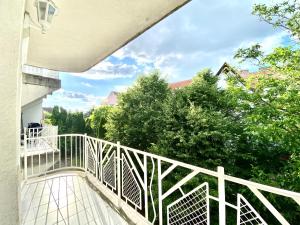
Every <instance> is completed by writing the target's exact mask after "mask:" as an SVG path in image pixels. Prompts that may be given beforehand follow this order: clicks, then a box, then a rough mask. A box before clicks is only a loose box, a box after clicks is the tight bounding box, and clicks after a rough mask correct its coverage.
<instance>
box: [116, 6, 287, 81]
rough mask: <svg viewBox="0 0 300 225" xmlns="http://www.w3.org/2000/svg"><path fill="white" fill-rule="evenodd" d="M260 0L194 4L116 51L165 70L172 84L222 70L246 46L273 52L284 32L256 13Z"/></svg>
mask: <svg viewBox="0 0 300 225" xmlns="http://www.w3.org/2000/svg"><path fill="white" fill-rule="evenodd" d="M253 3H257V0H251V1H240V0H222V1H219V0H201V1H192V2H190V3H189V4H187V5H186V6H184V7H183V8H182V9H180V10H178V11H177V12H175V13H174V14H173V15H171V16H170V17H168V18H166V19H165V20H163V21H162V22H160V23H159V24H158V25H156V26H154V27H153V28H152V29H150V30H148V31H147V32H146V33H144V34H143V35H141V36H140V37H138V38H137V39H136V40H134V41H133V42H131V43H129V44H128V45H127V46H125V47H124V48H122V49H120V50H119V51H117V52H116V53H115V54H114V56H115V57H117V58H118V59H120V60H122V59H124V58H126V57H129V58H132V59H134V60H135V61H136V63H137V65H138V67H141V68H143V69H144V71H145V70H146V71H149V70H150V69H160V70H161V71H162V73H164V74H167V77H168V78H169V80H180V79H185V78H187V77H191V76H193V75H194V74H195V73H196V72H197V71H199V70H201V69H202V68H207V67H209V68H212V69H213V70H217V69H218V68H219V67H220V66H221V65H222V64H223V62H224V61H228V62H231V63H234V61H233V56H234V53H235V51H236V50H237V48H238V47H240V46H241V44H242V43H247V44H249V43H251V42H253V43H254V42H262V45H263V49H265V50H266V51H269V50H270V49H272V48H273V47H274V46H275V45H279V44H281V42H282V38H283V36H284V33H283V32H282V31H281V30H274V29H273V27H272V26H270V25H269V24H266V23H264V22H261V21H259V19H258V18H257V17H256V16H254V15H252V14H251V10H252V5H253Z"/></svg>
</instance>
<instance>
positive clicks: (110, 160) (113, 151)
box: [21, 132, 300, 225]
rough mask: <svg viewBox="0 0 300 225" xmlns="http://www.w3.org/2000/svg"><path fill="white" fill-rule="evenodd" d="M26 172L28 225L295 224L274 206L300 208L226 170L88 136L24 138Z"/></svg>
mask: <svg viewBox="0 0 300 225" xmlns="http://www.w3.org/2000/svg"><path fill="white" fill-rule="evenodd" d="M27 134H30V133H28V132H27ZM45 143H47V144H45ZM50 148H51V149H52V150H51V151H49V149H50ZM33 149H34V150H33ZM21 165H22V179H23V182H22V192H21V199H22V203H21V221H22V222H21V224H24V225H25V224H26V225H29V224H39V225H40V224H41V225H42V224H72V225H74V224H103V225H108V224H109V225H117V224H159V225H162V224H174V225H176V224H220V225H224V224H233V223H232V221H234V223H236V224H277V223H278V224H289V222H288V221H287V219H286V218H285V215H286V214H285V213H286V212H281V211H280V210H279V209H276V208H275V207H274V205H273V204H272V203H273V202H274V201H273V200H274V199H279V201H280V200H281V199H286V198H287V199H290V201H291V202H293V204H295V205H296V206H298V207H299V204H300V194H299V193H296V192H291V191H287V190H282V189H279V188H275V187H271V186H267V185H263V184H259V183H255V182H252V181H248V180H243V179H240V178H237V177H233V176H230V175H227V174H225V172H224V168H223V167H218V168H216V170H208V169H204V168H200V167H196V166H193V165H189V164H186V163H182V162H179V161H175V160H172V159H169V158H165V157H161V156H158V155H155V154H151V153H147V152H145V151H140V150H137V149H133V148H130V147H127V146H123V145H121V144H120V143H119V142H117V143H112V142H108V141H105V140H101V139H97V138H93V137H90V136H87V135H86V134H85V135H84V134H64V135H57V134H55V135H52V136H51V134H50V133H47V132H44V133H41V132H40V133H39V135H29V136H27V135H25V136H24V150H23V154H22V156H21ZM225 169H226V168H225ZM233 187H235V188H233ZM236 187H238V188H236ZM232 190H236V192H235V193H234V194H233V193H232ZM270 197H271V199H270ZM288 213H289V214H291V213H294V214H295V215H296V214H297V213H298V212H297V211H295V212H288Z"/></svg>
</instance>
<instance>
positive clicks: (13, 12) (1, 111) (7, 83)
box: [0, 0, 25, 225]
mask: <svg viewBox="0 0 300 225" xmlns="http://www.w3.org/2000/svg"><path fill="white" fill-rule="evenodd" d="M24 3H25V1H24V0H0V6H1V7H0V53H1V60H0V106H1V107H0V165H1V166H0V224H1V225H17V224H19V200H20V195H19V193H20V192H19V187H20V186H19V174H20V173H19V170H20V163H19V162H20V119H21V118H20V115H21V84H22V73H21V43H22V31H23V19H24Z"/></svg>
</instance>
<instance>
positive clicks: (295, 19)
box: [253, 0, 300, 38]
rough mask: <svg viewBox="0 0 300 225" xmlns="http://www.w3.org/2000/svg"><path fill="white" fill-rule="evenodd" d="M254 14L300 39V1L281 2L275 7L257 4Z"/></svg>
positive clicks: (288, 0)
mask: <svg viewBox="0 0 300 225" xmlns="http://www.w3.org/2000/svg"><path fill="white" fill-rule="evenodd" d="M253 14H254V15H257V16H258V17H259V18H260V19H261V20H262V21H265V22H267V23H269V24H272V25H273V26H274V27H281V28H284V29H286V30H287V31H289V32H290V33H291V35H292V36H295V37H297V38H299V37H300V2H299V1H298V0H287V1H281V2H279V3H277V4H274V5H266V4H256V5H254V7H253Z"/></svg>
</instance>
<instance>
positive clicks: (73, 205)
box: [22, 174, 127, 225]
mask: <svg viewBox="0 0 300 225" xmlns="http://www.w3.org/2000/svg"><path fill="white" fill-rule="evenodd" d="M50 224H51V225H53V224H59V225H61V224H64V225H77V224H78V225H85V224H88V225H96V224H97V225H126V224H127V223H126V222H125V220H124V219H123V218H122V217H120V216H119V214H118V213H117V212H116V211H115V210H113V209H112V208H111V207H110V206H109V205H108V204H107V203H106V202H105V201H104V200H103V199H102V198H101V197H100V196H99V195H98V194H97V192H95V191H94V190H93V189H92V188H91V187H90V186H89V185H88V184H87V182H86V180H85V179H84V178H82V177H80V176H78V175H75V174H69V175H61V176H55V177H49V178H47V179H46V180H45V179H44V180H40V181H37V182H34V183H31V184H27V185H26V186H24V187H23V190H22V225H50Z"/></svg>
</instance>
